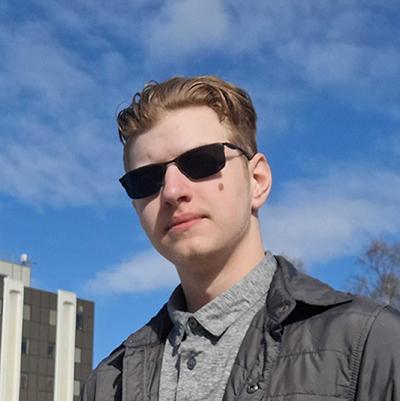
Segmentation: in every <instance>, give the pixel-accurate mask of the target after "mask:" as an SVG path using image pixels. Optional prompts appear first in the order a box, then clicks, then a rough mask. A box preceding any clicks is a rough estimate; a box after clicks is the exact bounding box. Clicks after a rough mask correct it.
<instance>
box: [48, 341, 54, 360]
mask: <svg viewBox="0 0 400 401" xmlns="http://www.w3.org/2000/svg"><path fill="white" fill-rule="evenodd" d="M55 353H56V344H54V343H49V344H48V345H47V356H49V357H50V358H54V355H55Z"/></svg>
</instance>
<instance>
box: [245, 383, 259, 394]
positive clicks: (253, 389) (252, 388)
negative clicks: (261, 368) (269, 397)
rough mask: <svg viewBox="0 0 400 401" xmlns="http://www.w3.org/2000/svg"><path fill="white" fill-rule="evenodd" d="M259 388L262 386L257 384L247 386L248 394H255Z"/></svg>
mask: <svg viewBox="0 0 400 401" xmlns="http://www.w3.org/2000/svg"><path fill="white" fill-rule="evenodd" d="M259 388H260V386H259V385H258V384H257V383H252V384H249V385H248V386H247V392H248V393H249V394H253V393H255V392H256V391H257V390H258V389H259Z"/></svg>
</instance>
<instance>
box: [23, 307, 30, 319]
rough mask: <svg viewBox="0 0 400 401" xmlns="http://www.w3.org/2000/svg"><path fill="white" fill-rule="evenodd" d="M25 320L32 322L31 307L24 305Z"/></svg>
mask: <svg viewBox="0 0 400 401" xmlns="http://www.w3.org/2000/svg"><path fill="white" fill-rule="evenodd" d="M23 315H24V320H31V306H30V305H26V304H24V310H23Z"/></svg>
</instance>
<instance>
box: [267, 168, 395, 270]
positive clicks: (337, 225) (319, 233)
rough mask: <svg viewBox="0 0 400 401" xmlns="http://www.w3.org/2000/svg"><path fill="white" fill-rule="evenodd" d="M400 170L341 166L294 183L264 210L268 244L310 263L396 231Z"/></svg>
mask: <svg viewBox="0 0 400 401" xmlns="http://www.w3.org/2000/svg"><path fill="white" fill-rule="evenodd" d="M399 205H400V174H399V173H398V172H391V171H384V170H379V171H374V170H372V169H368V168H365V169H363V168H357V167H354V166H340V167H339V166H338V168H336V169H335V170H334V171H328V172H327V173H326V174H325V175H324V176H322V177H320V178H318V179H315V180H310V179H304V180H298V181H295V182H290V183H288V184H286V185H284V186H283V190H282V191H281V193H280V194H279V196H278V199H275V200H274V201H273V203H271V204H270V205H268V206H267V207H266V209H264V210H263V211H262V215H261V216H262V217H261V218H262V223H263V224H262V227H263V233H264V238H265V242H266V246H267V248H268V249H272V250H273V251H274V252H276V253H285V254H287V255H289V256H293V257H299V258H301V259H302V260H304V261H305V263H306V265H311V264H313V263H318V262H324V261H330V260H334V259H335V258H339V257H342V256H348V255H355V254H357V253H358V252H359V251H360V249H361V248H362V246H363V245H364V244H365V241H368V240H370V239H371V238H374V237H378V236H380V235H381V234H382V233H391V234H398V233H399V227H400V208H399Z"/></svg>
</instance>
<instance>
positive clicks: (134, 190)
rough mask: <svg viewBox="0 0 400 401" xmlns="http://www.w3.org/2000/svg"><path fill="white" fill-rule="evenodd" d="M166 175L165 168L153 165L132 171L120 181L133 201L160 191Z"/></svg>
mask: <svg viewBox="0 0 400 401" xmlns="http://www.w3.org/2000/svg"><path fill="white" fill-rule="evenodd" d="M164 173H165V166H163V165H162V164H160V165H158V164H157V165H154V164H153V165H150V166H143V167H139V168H138V169H136V170H132V171H130V172H129V173H127V174H125V175H124V176H123V177H122V178H121V180H120V181H121V184H122V186H123V187H124V188H125V189H126V192H127V193H128V195H129V196H130V197H131V198H132V199H140V198H145V197H146V196H150V195H154V194H155V193H157V192H158V191H159V190H160V188H161V187H162V185H163V183H164Z"/></svg>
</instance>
